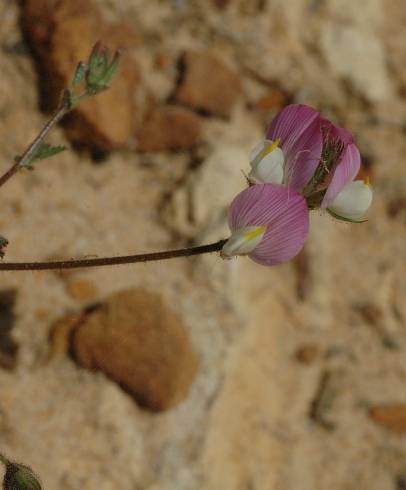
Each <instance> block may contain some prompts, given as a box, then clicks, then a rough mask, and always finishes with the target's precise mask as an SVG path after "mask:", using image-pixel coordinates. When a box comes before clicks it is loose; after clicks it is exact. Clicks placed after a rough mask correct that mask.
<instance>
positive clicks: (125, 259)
mask: <svg viewBox="0 0 406 490" xmlns="http://www.w3.org/2000/svg"><path fill="white" fill-rule="evenodd" d="M226 241H227V240H219V241H218V242H215V243H210V244H208V245H201V246H199V247H191V248H181V249H178V250H167V251H165V252H152V253H147V254H138V255H121V256H118V257H102V258H96V259H78V260H59V261H52V262H0V271H43V270H58V269H79V268H83V267H102V266H105V265H119V264H135V263H137V262H152V261H156V260H166V259H174V258H176V257H191V256H192V255H200V254H206V253H211V252H218V251H220V250H221V249H222V248H223V245H224V244H225V243H226Z"/></svg>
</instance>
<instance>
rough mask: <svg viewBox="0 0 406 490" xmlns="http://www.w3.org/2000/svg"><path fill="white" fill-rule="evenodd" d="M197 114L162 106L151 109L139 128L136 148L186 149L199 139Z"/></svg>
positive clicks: (199, 126)
mask: <svg viewBox="0 0 406 490" xmlns="http://www.w3.org/2000/svg"><path fill="white" fill-rule="evenodd" d="M200 131H201V122H200V118H199V116H197V115H196V114H195V113H193V112H192V111H190V110H188V109H183V108H182V107H176V106H169V105H168V106H163V107H159V108H157V109H154V110H152V111H151V113H150V114H149V115H148V116H147V118H146V120H145V121H144V123H143V125H142V128H141V130H140V134H139V139H138V146H137V149H138V150H139V151H142V152H154V151H165V150H187V149H190V148H193V147H195V146H196V145H197V144H198V142H199V139H200Z"/></svg>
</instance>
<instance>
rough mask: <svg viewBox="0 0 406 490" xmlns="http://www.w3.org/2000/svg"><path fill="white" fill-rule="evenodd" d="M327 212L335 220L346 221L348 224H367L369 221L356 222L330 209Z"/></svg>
mask: <svg viewBox="0 0 406 490" xmlns="http://www.w3.org/2000/svg"><path fill="white" fill-rule="evenodd" d="M327 212H328V214H329V215H330V216H332V217H333V218H335V219H338V220H340V221H346V222H347V223H365V222H366V221H368V220H367V219H361V220H354V219H351V218H345V217H344V216H340V215H338V214H336V213H334V212H333V211H330V209H327Z"/></svg>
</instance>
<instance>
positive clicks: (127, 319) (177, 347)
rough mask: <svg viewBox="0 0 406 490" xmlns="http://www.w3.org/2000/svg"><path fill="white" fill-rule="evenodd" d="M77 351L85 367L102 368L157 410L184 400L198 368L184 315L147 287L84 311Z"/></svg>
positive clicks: (76, 337)
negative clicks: (176, 312)
mask: <svg viewBox="0 0 406 490" xmlns="http://www.w3.org/2000/svg"><path fill="white" fill-rule="evenodd" d="M72 350H73V353H74V356H75V358H76V359H77V361H78V363H79V364H80V365H81V366H83V367H85V368H87V369H91V370H98V371H103V372H104V373H105V374H106V375H108V376H109V377H110V378H112V379H113V380H115V381H116V382H117V383H119V384H120V385H121V386H122V387H124V389H126V390H127V391H128V392H129V393H131V394H132V395H133V396H134V397H135V398H136V400H137V401H138V402H139V403H140V404H141V405H143V406H144V407H146V408H148V409H150V410H152V411H161V410H167V409H169V408H171V407H173V406H175V405H176V404H178V403H179V402H180V401H181V400H183V399H184V398H185V397H186V395H187V393H188V390H189V388H190V385H191V383H192V382H193V379H194V377H195V375H196V371H197V357H196V354H195V352H194V350H193V348H192V346H191V344H190V341H189V338H188V335H187V332H186V330H185V327H184V325H183V324H182V321H181V320H180V318H179V317H178V316H177V315H176V314H175V313H174V312H173V311H172V310H171V309H169V308H168V307H167V306H166V305H165V304H164V303H163V301H162V299H161V298H160V297H159V296H158V295H156V294H152V293H149V292H146V291H144V290H142V289H132V290H127V291H124V292H120V293H118V294H116V295H114V296H111V297H110V298H108V299H107V300H106V301H105V302H103V303H102V304H100V306H98V307H96V308H95V309H94V310H93V311H90V312H89V313H87V314H85V315H84V317H82V319H81V321H80V323H79V325H78V327H77V329H76V330H75V332H74V333H73V336H72Z"/></svg>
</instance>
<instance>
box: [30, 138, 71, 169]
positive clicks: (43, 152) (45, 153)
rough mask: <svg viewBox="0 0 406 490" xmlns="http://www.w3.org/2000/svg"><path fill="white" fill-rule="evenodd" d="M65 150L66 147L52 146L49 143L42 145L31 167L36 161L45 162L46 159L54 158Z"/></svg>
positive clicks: (33, 158)
mask: <svg viewBox="0 0 406 490" xmlns="http://www.w3.org/2000/svg"><path fill="white" fill-rule="evenodd" d="M65 150H66V147H65V146H51V145H49V144H48V143H42V144H41V145H40V147H39V148H38V150H37V151H36V153H35V155H34V156H33V157H32V158H31V160H30V162H29V165H30V164H31V163H32V162H34V161H35V160H45V159H46V158H50V157H53V156H54V155H57V154H58V153H61V152H62V151H65Z"/></svg>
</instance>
